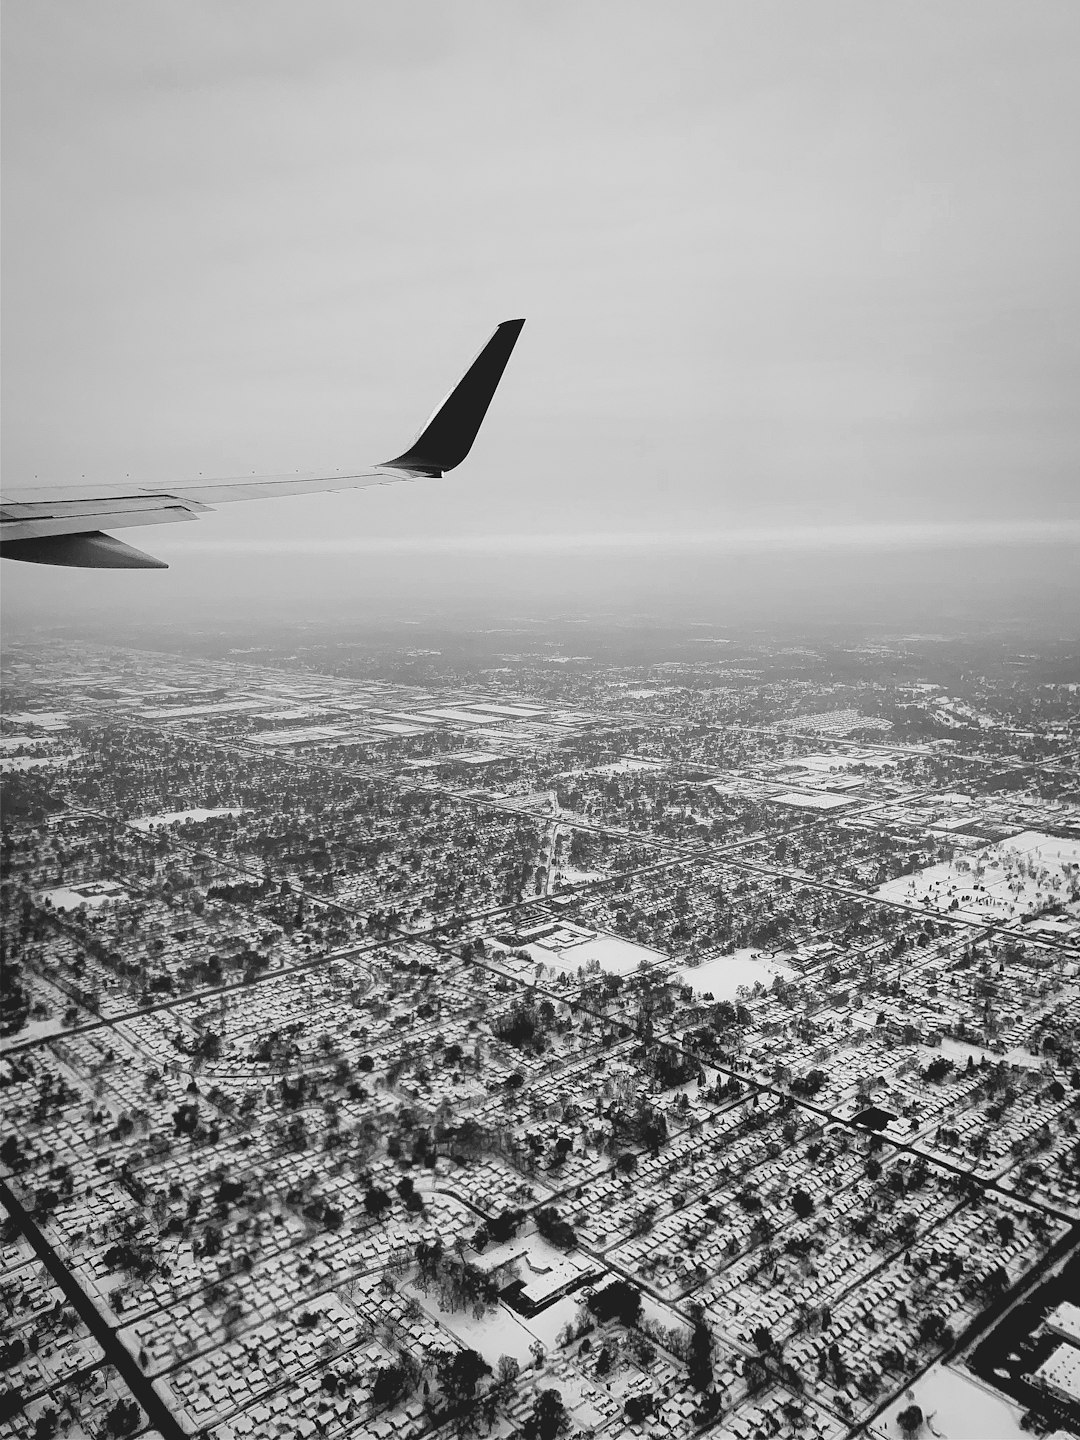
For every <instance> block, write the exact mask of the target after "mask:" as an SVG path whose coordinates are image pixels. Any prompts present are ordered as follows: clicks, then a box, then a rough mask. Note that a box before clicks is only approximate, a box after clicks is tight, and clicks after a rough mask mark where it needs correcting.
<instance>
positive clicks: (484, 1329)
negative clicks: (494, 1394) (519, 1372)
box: [401, 1280, 536, 1370]
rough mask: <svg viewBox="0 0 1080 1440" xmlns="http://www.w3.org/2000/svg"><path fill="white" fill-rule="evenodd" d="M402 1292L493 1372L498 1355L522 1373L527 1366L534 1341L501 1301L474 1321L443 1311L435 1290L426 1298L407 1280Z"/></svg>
mask: <svg viewBox="0 0 1080 1440" xmlns="http://www.w3.org/2000/svg"><path fill="white" fill-rule="evenodd" d="M401 1292H402V1294H403V1295H412V1296H413V1297H414V1299H416V1300H417V1301H418V1302H419V1304H420V1306H421V1308H422V1309H423V1310H424V1311H425V1312H426V1313H427V1314H428V1315H430V1316H431V1318H432V1319H433V1320H435V1321H437V1323H438V1324H440V1325H441V1326H442V1327H443V1329H444V1330H449V1332H450V1334H451V1335H455V1336H456V1337H457V1338H458V1339H459V1340H460V1341H461V1343H462V1344H463V1345H468V1346H469V1347H470V1349H472V1350H477V1351H479V1353H480V1354H481V1355H482V1356H483V1357H484V1359H485V1360H486V1361H487V1362H488V1364H489V1365H490V1366H491V1368H492V1369H493V1370H494V1368H495V1366H496V1364H497V1362H498V1359H499V1356H500V1355H512V1356H513V1357H514V1359H515V1360H516V1361H517V1362H518V1364H519V1365H520V1366H521V1367H522V1369H524V1368H525V1366H526V1365H528V1364H529V1363H530V1353H529V1347H530V1346H531V1345H532V1343H533V1340H534V1339H535V1338H536V1337H535V1336H534V1335H533V1333H532V1331H531V1330H528V1329H527V1328H526V1326H525V1325H524V1323H523V1322H522V1320H521V1318H520V1317H519V1316H517V1315H515V1314H514V1312H513V1310H511V1309H510V1307H509V1306H508V1305H504V1304H503V1303H502V1301H501V1300H500V1302H499V1304H498V1306H497V1307H496V1309H494V1310H490V1311H489V1312H488V1313H487V1314H486V1315H481V1317H480V1319H479V1320H477V1319H476V1317H475V1316H474V1315H473V1313H472V1311H471V1310H453V1311H451V1310H444V1309H442V1307H441V1306H440V1305H439V1301H438V1296H437V1295H436V1292H435V1289H434V1287H433V1288H432V1289H431V1290H430V1291H429V1292H428V1294H427V1295H425V1294H424V1292H423V1291H422V1290H419V1289H418V1288H417V1287H416V1286H415V1285H414V1284H413V1282H412V1281H411V1280H408V1281H406V1282H405V1284H403V1285H402V1286H401Z"/></svg>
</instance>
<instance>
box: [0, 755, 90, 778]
mask: <svg viewBox="0 0 1080 1440" xmlns="http://www.w3.org/2000/svg"><path fill="white" fill-rule="evenodd" d="M78 758H79V757H78V756H77V755H19V756H16V757H15V759H7V760H0V774H4V775H6V774H8V773H9V771H12V770H62V769H63V767H64V766H65V765H70V764H71V762H72V761H73V760H77V759H78Z"/></svg>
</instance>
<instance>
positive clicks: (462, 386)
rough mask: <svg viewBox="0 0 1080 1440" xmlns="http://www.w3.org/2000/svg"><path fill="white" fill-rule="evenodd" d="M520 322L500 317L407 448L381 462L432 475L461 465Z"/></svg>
mask: <svg viewBox="0 0 1080 1440" xmlns="http://www.w3.org/2000/svg"><path fill="white" fill-rule="evenodd" d="M524 324H525V321H524V320H504V321H503V323H502V324H501V325H500V326H499V327H498V329H497V330H496V331H495V334H494V335H492V337H491V339H490V340H489V341H488V342H487V344H486V345H485V346H484V348H483V349H482V350H481V351H480V354H479V355H477V357H476V359H475V360H474V361H473V362H472V364H471V365H470V366H469V368H468V370H466V371H465V374H464V375H463V376H462V377H461V379H460V380H459V381H458V383H457V384H456V385H455V386H454V388H453V390H451V391H450V394H449V395H448V396H447V397H446V399H445V400H444V401H443V402H442V404H441V405H440V406H439V408H438V409H437V410H436V411H435V413H434V415H432V417H431V419H430V420H429V421H428V423H427V424H426V425H425V426H424V428H423V430H422V431H421V432H420V434H419V435H418V436H417V437H416V439H415V440H414V441H413V443H412V444H411V445H410V446H409V448H408V450H406V451H405V453H404V454H403V455H399V456H398V457H397V459H396V460H384V461H383V464H384V465H386V466H388V467H390V468H392V469H395V470H408V471H409V472H410V473H411V474H414V475H435V476H438V475H442V474H443V473H444V472H445V471H447V470H453V468H454V466H455V465H460V464H461V462H462V461H463V460H464V459H465V456H466V455H468V453H469V451H470V450H471V449H472V444H473V441H474V440H475V439H476V434H477V431H478V430H479V429H480V424H481V422H482V421H483V418H484V416H485V415H486V414H487V410H488V406H489V405H490V404H491V398H492V396H493V395H494V394H495V387H496V386H497V385H498V383H499V381H500V380H501V379H502V373H503V371H504V370H505V369H506V362H507V361H508V360H509V359H510V352H511V351H512V350H513V348H514V345H515V344H516V342H517V338H518V336H519V335H520V334H521V327H522V326H523V325H524Z"/></svg>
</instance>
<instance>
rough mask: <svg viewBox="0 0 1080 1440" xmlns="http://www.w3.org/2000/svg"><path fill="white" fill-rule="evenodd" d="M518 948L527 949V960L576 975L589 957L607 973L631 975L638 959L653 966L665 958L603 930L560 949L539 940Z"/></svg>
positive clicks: (658, 951) (654, 951) (658, 952)
mask: <svg viewBox="0 0 1080 1440" xmlns="http://www.w3.org/2000/svg"><path fill="white" fill-rule="evenodd" d="M521 948H522V949H523V950H525V951H527V952H528V954H529V956H530V958H531V959H533V960H537V961H542V962H543V963H544V964H545V965H547V966H550V967H551V968H553V969H558V970H566V971H568V972H569V973H570V974H577V971H578V969H579V968H580V967H581V966H582V965H587V964H588V963H589V961H590V960H596V961H598V962H599V965H600V969H601V970H604V971H606V972H607V973H608V974H609V975H632V974H633V973H634V971H635V970H636V969H637V968H638V966H639V965H640V964H641V962H642V961H645V963H646V964H647V965H654V964H656V962H657V961H658V960H666V959H667V956H666V955H664V953H663V952H662V951H660V950H653V949H651V948H650V947H649V946H648V945H637V944H635V943H634V941H632V940H623V939H622V938H621V937H620V936H618V935H608V934H607V933H606V932H603V931H601V933H600V934H598V935H594V936H593V938H592V939H591V940H581V941H579V942H578V943H577V944H574V945H568V946H566V947H564V948H558V949H556V948H555V947H553V946H552V947H549V946H547V945H545V944H543V943H542V942H541V941H534V942H533V943H532V944H531V945H523V946H522V947H521Z"/></svg>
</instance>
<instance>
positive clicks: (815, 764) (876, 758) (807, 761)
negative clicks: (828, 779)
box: [795, 750, 900, 774]
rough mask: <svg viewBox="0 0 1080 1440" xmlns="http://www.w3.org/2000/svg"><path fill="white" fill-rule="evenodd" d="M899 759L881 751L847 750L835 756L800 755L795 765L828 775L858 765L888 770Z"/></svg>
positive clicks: (897, 756)
mask: <svg viewBox="0 0 1080 1440" xmlns="http://www.w3.org/2000/svg"><path fill="white" fill-rule="evenodd" d="M899 758H900V757H899V755H889V754H883V753H882V751H880V750H846V751H844V752H842V753H841V752H837V753H836V754H833V755H800V756H799V758H798V761H797V762H795V763H796V764H797V765H798V766H799V768H800V769H802V770H812V771H814V772H815V773H816V774H828V773H829V772H830V771H833V770H852V769H854V768H855V767H856V766H858V765H865V766H866V767H867V768H868V769H870V770H887V769H888V768H889V767H890V766H892V765H895V764H896V762H897V760H899Z"/></svg>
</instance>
